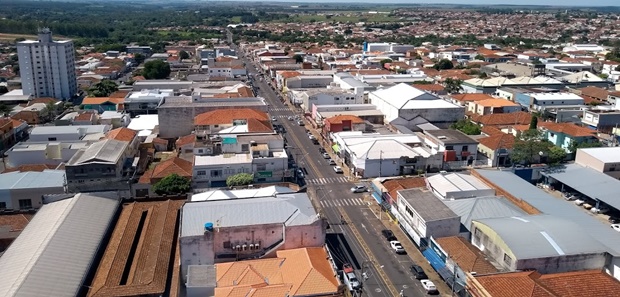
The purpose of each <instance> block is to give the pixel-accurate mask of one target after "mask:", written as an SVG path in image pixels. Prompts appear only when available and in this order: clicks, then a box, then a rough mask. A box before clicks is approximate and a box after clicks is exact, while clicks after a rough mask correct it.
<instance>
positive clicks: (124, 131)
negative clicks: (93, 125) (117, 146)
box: [105, 127, 138, 142]
mask: <svg viewBox="0 0 620 297" xmlns="http://www.w3.org/2000/svg"><path fill="white" fill-rule="evenodd" d="M136 134H138V133H137V132H136V131H134V130H131V129H128V128H122V127H121V128H116V129H114V130H110V131H108V133H106V135H105V137H106V138H107V139H114V140H119V141H127V142H131V141H132V140H133V139H134V138H135V137H136Z"/></svg>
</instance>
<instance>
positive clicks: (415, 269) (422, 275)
mask: <svg viewBox="0 0 620 297" xmlns="http://www.w3.org/2000/svg"><path fill="white" fill-rule="evenodd" d="M409 269H410V270H411V273H412V274H413V276H414V277H415V278H416V279H427V278H428V276H426V272H424V269H422V267H420V266H419V265H416V264H413V265H411V266H410V267H409Z"/></svg>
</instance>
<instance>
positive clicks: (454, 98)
mask: <svg viewBox="0 0 620 297" xmlns="http://www.w3.org/2000/svg"><path fill="white" fill-rule="evenodd" d="M450 99H451V100H450V101H451V102H452V103H454V104H458V105H459V106H465V107H467V106H468V105H469V103H470V102H475V101H483V100H488V99H494V97H493V96H491V95H489V94H483V93H465V94H452V95H450Z"/></svg>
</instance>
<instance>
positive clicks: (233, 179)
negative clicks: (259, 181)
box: [226, 173, 254, 187]
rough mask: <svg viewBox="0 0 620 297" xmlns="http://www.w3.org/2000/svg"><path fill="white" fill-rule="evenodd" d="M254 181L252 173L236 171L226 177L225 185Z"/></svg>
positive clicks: (233, 185) (238, 184)
mask: <svg viewBox="0 0 620 297" xmlns="http://www.w3.org/2000/svg"><path fill="white" fill-rule="evenodd" d="M253 181H254V175H252V174H249V173H237V174H235V175H231V176H229V177H228V178H227V179H226V185H227V186H229V187H239V186H247V185H249V184H251V183H252V182H253Z"/></svg>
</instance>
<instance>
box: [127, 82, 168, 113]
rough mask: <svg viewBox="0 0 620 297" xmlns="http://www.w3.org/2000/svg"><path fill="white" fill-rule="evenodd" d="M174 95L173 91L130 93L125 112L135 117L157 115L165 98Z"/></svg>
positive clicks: (144, 90)
mask: <svg viewBox="0 0 620 297" xmlns="http://www.w3.org/2000/svg"><path fill="white" fill-rule="evenodd" d="M172 95H174V93H173V90H171V89H170V90H157V89H155V90H148V89H143V90H140V91H138V92H130V93H129V94H127V96H126V97H125V100H124V103H123V105H124V110H125V111H126V112H127V113H129V114H130V115H131V117H135V116H136V115H141V114H156V113H157V107H159V105H160V104H161V103H162V102H163V101H164V98H165V97H168V96H172Z"/></svg>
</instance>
